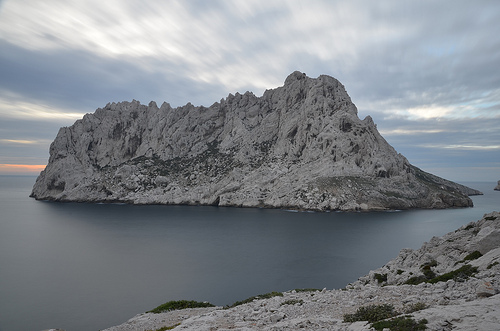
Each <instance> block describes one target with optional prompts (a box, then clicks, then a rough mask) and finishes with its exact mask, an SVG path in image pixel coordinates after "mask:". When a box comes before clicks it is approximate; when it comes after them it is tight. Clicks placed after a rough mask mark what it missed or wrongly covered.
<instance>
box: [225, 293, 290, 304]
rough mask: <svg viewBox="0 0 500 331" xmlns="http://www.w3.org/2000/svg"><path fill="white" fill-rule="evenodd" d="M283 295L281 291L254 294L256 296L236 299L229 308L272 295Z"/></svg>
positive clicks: (268, 297)
mask: <svg viewBox="0 0 500 331" xmlns="http://www.w3.org/2000/svg"><path fill="white" fill-rule="evenodd" d="M282 296H283V293H281V292H269V293H266V294H260V295H257V296H254V297H250V298H248V299H245V300H243V301H236V302H235V303H233V304H232V305H231V306H228V307H227V308H233V307H236V306H240V305H243V304H245V303H250V302H252V301H254V300H262V299H270V298H272V297H282Z"/></svg>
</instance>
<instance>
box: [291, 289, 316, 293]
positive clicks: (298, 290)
mask: <svg viewBox="0 0 500 331" xmlns="http://www.w3.org/2000/svg"><path fill="white" fill-rule="evenodd" d="M294 291H295V292H297V293H299V292H321V290H320V289H317V288H296V289H295V290H294Z"/></svg>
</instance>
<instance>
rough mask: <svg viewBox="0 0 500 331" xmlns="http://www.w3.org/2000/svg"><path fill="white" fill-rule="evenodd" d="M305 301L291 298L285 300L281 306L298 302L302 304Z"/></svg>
mask: <svg viewBox="0 0 500 331" xmlns="http://www.w3.org/2000/svg"><path fill="white" fill-rule="evenodd" d="M303 303H304V300H297V299H290V300H286V301H283V302H282V303H281V304H280V306H285V305H292V306H293V305H296V304H299V305H302V304H303Z"/></svg>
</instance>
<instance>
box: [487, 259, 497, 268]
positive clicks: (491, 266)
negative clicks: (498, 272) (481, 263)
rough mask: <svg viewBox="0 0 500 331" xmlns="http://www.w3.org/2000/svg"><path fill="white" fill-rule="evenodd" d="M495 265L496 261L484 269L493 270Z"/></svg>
mask: <svg viewBox="0 0 500 331" xmlns="http://www.w3.org/2000/svg"><path fill="white" fill-rule="evenodd" d="M497 264H498V261H495V262H493V263H490V264H488V267H487V268H486V269H491V268H493V267H494V266H496V265H497Z"/></svg>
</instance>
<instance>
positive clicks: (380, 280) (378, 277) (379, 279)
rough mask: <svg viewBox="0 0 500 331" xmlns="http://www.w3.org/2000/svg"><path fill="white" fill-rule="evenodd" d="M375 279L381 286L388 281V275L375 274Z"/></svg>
mask: <svg viewBox="0 0 500 331" xmlns="http://www.w3.org/2000/svg"><path fill="white" fill-rule="evenodd" d="M374 277H375V279H376V280H377V282H378V283H379V284H380V283H383V282H386V281H387V274H378V273H375V275H374Z"/></svg>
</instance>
